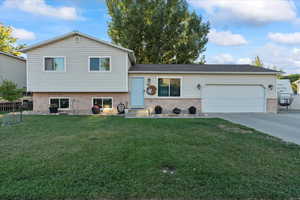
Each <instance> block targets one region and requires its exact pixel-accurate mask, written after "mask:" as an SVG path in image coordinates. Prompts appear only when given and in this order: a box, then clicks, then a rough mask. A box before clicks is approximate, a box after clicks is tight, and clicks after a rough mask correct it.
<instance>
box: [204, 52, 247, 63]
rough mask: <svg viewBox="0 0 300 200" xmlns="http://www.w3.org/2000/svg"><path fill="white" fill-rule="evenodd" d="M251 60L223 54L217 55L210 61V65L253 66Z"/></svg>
mask: <svg viewBox="0 0 300 200" xmlns="http://www.w3.org/2000/svg"><path fill="white" fill-rule="evenodd" d="M251 62H252V61H251V59H250V58H238V59H237V58H234V57H233V56H232V55H231V54H228V53H222V54H218V55H215V56H214V57H212V58H211V59H208V63H211V64H240V65H246V64H251Z"/></svg>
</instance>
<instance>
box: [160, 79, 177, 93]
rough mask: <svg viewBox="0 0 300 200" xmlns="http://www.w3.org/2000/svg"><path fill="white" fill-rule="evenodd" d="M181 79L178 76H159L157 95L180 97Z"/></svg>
mask: <svg viewBox="0 0 300 200" xmlns="http://www.w3.org/2000/svg"><path fill="white" fill-rule="evenodd" d="M180 90H181V80H180V78H159V79H158V96H159V97H180Z"/></svg>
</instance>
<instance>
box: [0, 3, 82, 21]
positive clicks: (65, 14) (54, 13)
mask: <svg viewBox="0 0 300 200" xmlns="http://www.w3.org/2000/svg"><path fill="white" fill-rule="evenodd" d="M3 5H4V6H5V7H8V8H18V9H20V10H22V11H25V12H29V13H33V14H38V15H44V16H50V17H55V18H60V19H64V20H76V19H78V18H79V16H78V14H77V10H76V8H74V7H53V6H50V5H48V4H46V2H45V0H5V1H4V4H3Z"/></svg>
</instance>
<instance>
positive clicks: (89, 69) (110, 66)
mask: <svg viewBox="0 0 300 200" xmlns="http://www.w3.org/2000/svg"><path fill="white" fill-rule="evenodd" d="M91 58H99V59H101V58H109V71H100V70H99V71H92V70H91V66H90V64H91V62H90V59H91ZM111 68H112V65H111V56H89V58H88V71H89V72H92V73H94V72H95V73H109V72H111Z"/></svg>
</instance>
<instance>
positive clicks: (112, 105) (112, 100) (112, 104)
mask: <svg viewBox="0 0 300 200" xmlns="http://www.w3.org/2000/svg"><path fill="white" fill-rule="evenodd" d="M94 99H102V108H101V110H102V111H103V110H113V108H114V98H113V97H92V107H93V106H94ZM103 99H111V108H103Z"/></svg>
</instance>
